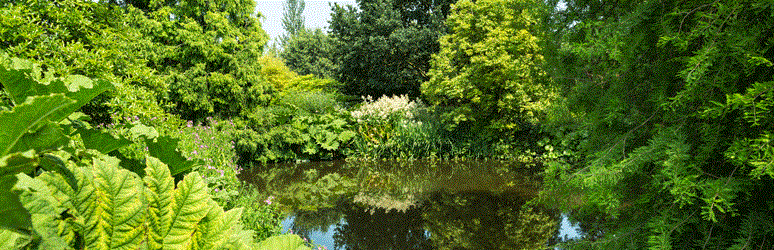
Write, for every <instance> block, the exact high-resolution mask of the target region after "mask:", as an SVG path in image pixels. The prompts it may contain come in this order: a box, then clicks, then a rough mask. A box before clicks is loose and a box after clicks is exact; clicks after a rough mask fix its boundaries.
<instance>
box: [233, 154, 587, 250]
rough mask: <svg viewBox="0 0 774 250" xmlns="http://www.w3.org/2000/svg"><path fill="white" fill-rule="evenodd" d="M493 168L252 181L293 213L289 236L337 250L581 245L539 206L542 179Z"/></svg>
mask: <svg viewBox="0 0 774 250" xmlns="http://www.w3.org/2000/svg"><path fill="white" fill-rule="evenodd" d="M518 166H520V165H518V163H513V162H506V161H493V160H447V161H441V160H413V161H408V160H403V161H401V160H389V161H387V160H367V161H344V160H339V161H328V162H305V163H283V164H274V165H271V166H268V167H267V168H266V169H264V170H254V171H250V172H246V173H243V174H242V175H241V176H240V178H242V179H243V180H245V181H248V182H251V183H253V184H254V185H256V186H257V187H258V188H260V189H263V190H264V191H265V192H268V193H272V194H274V196H275V197H276V199H275V201H276V202H278V203H280V204H281V205H282V207H283V208H284V209H285V218H284V219H283V221H282V224H283V232H287V231H289V230H292V232H294V233H296V234H299V235H301V236H302V237H305V238H307V239H310V240H311V241H312V242H314V243H316V244H320V245H323V246H325V247H327V248H328V249H331V250H332V249H544V248H546V247H547V246H549V245H552V244H554V243H556V242H559V241H561V240H563V239H567V238H574V237H577V232H576V231H577V227H576V226H573V225H571V224H570V223H569V222H568V220H567V218H566V216H564V215H562V214H560V213H559V212H558V211H556V210H552V209H548V208H545V207H542V206H540V205H536V204H532V203H531V202H530V200H532V199H533V198H534V197H535V196H536V195H537V193H538V191H539V188H540V177H539V176H537V175H536V174H535V172H534V171H533V170H531V169H526V168H519V167H518Z"/></svg>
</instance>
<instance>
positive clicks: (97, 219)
mask: <svg viewBox="0 0 774 250" xmlns="http://www.w3.org/2000/svg"><path fill="white" fill-rule="evenodd" d="M93 165H94V170H93V171H94V182H93V183H94V193H93V194H94V196H93V197H92V198H91V199H92V200H93V201H94V202H93V203H92V204H91V206H92V207H91V208H90V209H89V210H90V211H89V212H90V213H91V214H92V215H91V216H88V218H90V220H89V221H87V223H86V227H87V229H86V230H87V233H86V235H85V237H84V238H85V241H86V244H87V248H89V249H116V248H121V249H134V248H137V247H138V246H139V245H140V244H141V243H142V241H143V239H144V237H143V236H144V234H143V233H144V232H145V225H144V224H145V223H144V222H145V217H146V207H145V206H144V204H143V203H144V199H143V192H141V190H143V188H142V182H141V181H140V178H139V177H138V176H137V175H135V174H133V173H131V172H129V171H128V170H126V169H121V168H120V167H118V160H117V159H115V158H112V157H102V158H96V159H94V164H93Z"/></svg>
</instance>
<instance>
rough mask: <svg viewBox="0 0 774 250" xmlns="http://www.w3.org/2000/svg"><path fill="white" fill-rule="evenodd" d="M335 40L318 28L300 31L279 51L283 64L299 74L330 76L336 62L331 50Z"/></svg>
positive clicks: (333, 72)
mask: <svg viewBox="0 0 774 250" xmlns="http://www.w3.org/2000/svg"><path fill="white" fill-rule="evenodd" d="M335 46H336V42H335V41H334V40H333V38H332V37H330V36H329V35H328V34H325V33H323V32H322V30H320V29H316V30H314V31H309V32H301V33H300V34H297V35H295V36H292V37H290V38H289V40H287V41H286V43H285V44H284V46H283V48H282V52H280V57H282V59H284V61H285V64H286V65H287V66H288V67H290V68H291V69H292V70H293V71H294V72H296V73H298V74H300V75H307V74H313V75H315V76H317V77H326V78H331V77H333V76H334V75H335V70H336V64H335V62H334V58H333V52H334V49H335Z"/></svg>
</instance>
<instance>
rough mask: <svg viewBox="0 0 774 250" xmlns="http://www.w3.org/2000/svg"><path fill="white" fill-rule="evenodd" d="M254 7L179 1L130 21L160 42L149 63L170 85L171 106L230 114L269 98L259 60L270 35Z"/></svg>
mask: <svg viewBox="0 0 774 250" xmlns="http://www.w3.org/2000/svg"><path fill="white" fill-rule="evenodd" d="M254 8H255V2H253V1H251V0H240V1H226V2H220V1H210V0H206V1H180V2H179V3H178V4H176V5H174V6H173V7H172V8H168V7H164V8H160V9H159V10H158V11H156V12H153V13H149V14H148V15H149V16H150V17H152V18H153V19H152V20H150V21H147V22H144V23H134V25H137V27H138V28H140V29H143V32H145V33H144V34H145V35H147V36H149V37H152V38H153V40H154V41H156V42H157V46H159V47H161V48H162V49H161V51H160V52H159V53H160V54H159V56H158V58H157V60H156V61H154V62H153V64H152V65H153V67H154V69H155V70H157V71H159V73H160V74H162V75H163V76H164V80H165V84H167V86H168V88H169V91H168V94H167V95H165V96H164V101H165V102H166V104H167V106H168V108H169V110H170V111H172V112H173V113H176V114H180V115H181V116H182V117H183V118H186V119H202V118H204V117H207V116H214V115H218V116H223V117H232V116H239V115H244V114H247V113H250V112H251V111H252V110H253V109H255V108H256V107H258V106H261V105H266V104H268V102H269V100H270V99H271V92H272V89H271V85H270V84H268V83H267V82H266V81H265V80H264V79H263V78H262V76H261V74H260V68H261V66H260V65H259V64H258V59H259V58H260V57H261V55H262V53H263V46H264V45H265V44H266V41H267V40H268V36H267V35H266V33H265V32H264V31H263V29H261V25H260V22H259V20H258V16H255V15H254V14H253V11H254Z"/></svg>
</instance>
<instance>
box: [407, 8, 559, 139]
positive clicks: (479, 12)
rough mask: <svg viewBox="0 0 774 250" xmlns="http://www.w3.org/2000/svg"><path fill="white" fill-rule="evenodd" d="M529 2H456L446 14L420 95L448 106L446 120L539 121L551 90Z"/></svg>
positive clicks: (504, 125)
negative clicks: (442, 33) (437, 49)
mask: <svg viewBox="0 0 774 250" xmlns="http://www.w3.org/2000/svg"><path fill="white" fill-rule="evenodd" d="M536 5H537V4H536V3H535V2H533V1H510V0H507V1H477V2H475V3H473V2H471V1H460V2H457V3H456V4H455V5H454V11H453V13H452V14H451V15H449V18H448V20H447V21H448V22H447V23H448V24H449V30H450V31H449V32H450V33H449V34H448V35H446V36H444V37H442V38H441V51H440V52H439V53H438V54H436V55H435V56H434V57H433V62H432V67H433V68H432V69H431V70H430V80H429V81H428V82H427V83H425V84H424V85H423V86H422V91H423V93H424V94H425V95H426V96H427V97H428V99H429V100H430V101H431V102H432V103H433V104H435V105H441V106H452V107H453V110H452V111H451V112H449V113H447V116H449V117H448V118H447V120H449V121H452V122H454V123H460V122H465V121H471V122H474V123H476V124H477V125H476V126H482V127H487V128H491V129H499V130H501V131H502V130H513V129H528V128H529V127H531V126H533V125H534V124H535V123H537V118H539V115H540V113H542V109H545V106H546V101H547V100H546V98H547V97H546V95H547V94H548V93H547V92H549V90H547V88H546V86H544V85H542V84H541V78H542V77H543V75H544V73H543V71H542V70H541V69H540V66H541V63H542V62H543V56H542V55H541V48H540V47H539V46H538V45H539V40H538V39H539V38H538V37H537V36H536V34H535V33H536V32H538V31H539V29H538V26H537V25H536V24H537V22H538V16H539V13H538V11H539V10H540V9H539V8H538V7H537V6H536Z"/></svg>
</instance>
